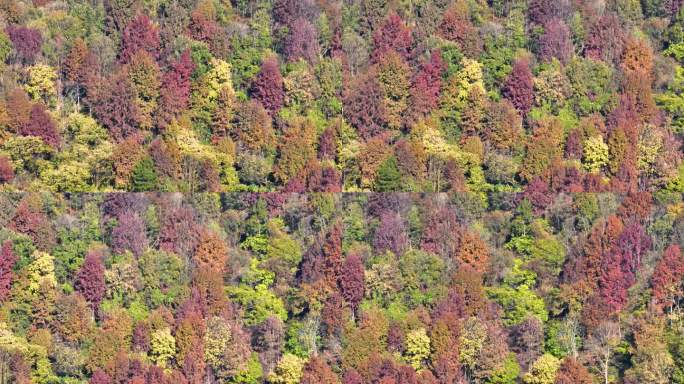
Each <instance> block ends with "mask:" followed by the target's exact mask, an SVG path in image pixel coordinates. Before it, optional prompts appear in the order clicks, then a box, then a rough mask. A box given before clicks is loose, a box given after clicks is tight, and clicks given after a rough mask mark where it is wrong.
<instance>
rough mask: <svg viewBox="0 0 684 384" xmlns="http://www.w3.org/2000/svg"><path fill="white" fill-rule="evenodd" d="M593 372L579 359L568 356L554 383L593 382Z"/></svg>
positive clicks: (585, 383)
mask: <svg viewBox="0 0 684 384" xmlns="http://www.w3.org/2000/svg"><path fill="white" fill-rule="evenodd" d="M593 382H594V381H593V380H592V377H591V373H589V371H588V370H587V369H586V368H584V366H583V365H582V364H580V363H579V362H578V361H577V360H575V359H573V358H572V357H567V358H565V359H564V360H563V362H562V363H561V366H560V368H559V369H558V373H557V374H556V381H555V382H554V384H591V383H593Z"/></svg>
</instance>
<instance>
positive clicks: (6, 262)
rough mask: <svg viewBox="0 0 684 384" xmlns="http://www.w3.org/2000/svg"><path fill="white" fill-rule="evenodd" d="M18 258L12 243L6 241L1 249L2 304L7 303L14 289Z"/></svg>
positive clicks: (0, 281) (0, 288)
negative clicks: (13, 280)
mask: <svg viewBox="0 0 684 384" xmlns="http://www.w3.org/2000/svg"><path fill="white" fill-rule="evenodd" d="M16 262H17V257H16V255H15V254H14V251H13V250H12V242H11V241H10V240H7V241H5V242H4V243H3V244H2V249H0V302H2V301H5V299H6V298H7V296H8V295H9V293H10V290H11V288H12V278H13V277H14V272H13V268H14V264H15V263H16Z"/></svg>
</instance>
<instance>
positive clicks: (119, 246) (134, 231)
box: [111, 211, 147, 257]
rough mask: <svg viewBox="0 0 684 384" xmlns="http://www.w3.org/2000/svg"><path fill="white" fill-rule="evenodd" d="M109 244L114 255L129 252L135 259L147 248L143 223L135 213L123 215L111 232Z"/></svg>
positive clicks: (130, 212)
mask: <svg viewBox="0 0 684 384" xmlns="http://www.w3.org/2000/svg"><path fill="white" fill-rule="evenodd" d="M111 243H112V251H113V252H114V253H119V254H120V253H123V252H124V251H127V250H130V251H131V252H133V254H134V255H135V256H136V257H139V256H140V255H142V253H143V251H144V250H145V247H147V235H146V229H145V223H144V222H143V221H142V219H140V217H139V216H138V215H137V214H136V213H135V212H132V211H129V212H128V213H124V214H123V215H121V216H120V217H119V222H118V223H117V226H116V227H114V229H113V230H112V242H111Z"/></svg>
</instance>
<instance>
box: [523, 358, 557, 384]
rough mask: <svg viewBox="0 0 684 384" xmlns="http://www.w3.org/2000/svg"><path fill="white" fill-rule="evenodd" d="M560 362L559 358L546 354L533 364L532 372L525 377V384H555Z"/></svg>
mask: <svg viewBox="0 0 684 384" xmlns="http://www.w3.org/2000/svg"><path fill="white" fill-rule="evenodd" d="M560 363H561V362H560V360H558V358H557V357H555V356H553V355H551V354H549V353H545V354H543V355H542V356H541V357H539V358H538V359H537V361H535V362H534V364H532V367H531V368H530V370H529V371H528V372H527V373H526V374H525V376H523V383H525V384H553V383H554V381H555V380H556V373H557V372H558V368H560Z"/></svg>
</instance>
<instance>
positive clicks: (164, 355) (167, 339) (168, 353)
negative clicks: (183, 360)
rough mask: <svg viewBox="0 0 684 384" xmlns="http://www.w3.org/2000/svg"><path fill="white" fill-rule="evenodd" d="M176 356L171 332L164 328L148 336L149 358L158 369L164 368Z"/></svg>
mask: <svg viewBox="0 0 684 384" xmlns="http://www.w3.org/2000/svg"><path fill="white" fill-rule="evenodd" d="M175 354H176V339H175V338H174V337H173V335H171V330H170V329H169V328H168V327H166V328H162V329H157V330H156V331H154V332H152V335H151V336H150V356H151V357H152V360H153V361H154V362H155V363H156V364H157V365H159V366H160V367H165V366H166V362H167V361H169V360H170V359H171V358H173V357H174V356H175Z"/></svg>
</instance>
